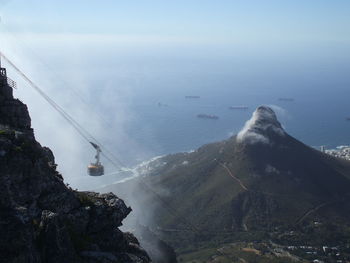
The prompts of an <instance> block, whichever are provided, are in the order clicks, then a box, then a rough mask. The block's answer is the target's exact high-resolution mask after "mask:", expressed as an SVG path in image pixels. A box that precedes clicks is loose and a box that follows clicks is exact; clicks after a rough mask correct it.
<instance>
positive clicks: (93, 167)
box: [87, 142, 104, 176]
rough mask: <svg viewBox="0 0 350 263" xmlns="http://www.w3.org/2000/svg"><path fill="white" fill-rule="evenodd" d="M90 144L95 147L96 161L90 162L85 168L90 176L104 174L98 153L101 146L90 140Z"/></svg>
mask: <svg viewBox="0 0 350 263" xmlns="http://www.w3.org/2000/svg"><path fill="white" fill-rule="evenodd" d="M90 144H91V145H92V146H93V147H94V148H95V149H96V155H95V159H96V162H94V163H90V165H89V166H88V168H87V171H88V174H89V175H90V176H101V175H103V174H104V167H103V165H102V164H101V162H100V153H101V152H102V151H101V148H100V146H98V145H97V144H95V143H93V142H90Z"/></svg>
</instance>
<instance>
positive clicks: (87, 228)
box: [0, 68, 150, 263]
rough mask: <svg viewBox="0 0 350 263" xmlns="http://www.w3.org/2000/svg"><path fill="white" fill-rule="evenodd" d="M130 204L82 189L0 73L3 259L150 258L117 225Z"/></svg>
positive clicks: (3, 72) (0, 259) (0, 254)
mask: <svg viewBox="0 0 350 263" xmlns="http://www.w3.org/2000/svg"><path fill="white" fill-rule="evenodd" d="M130 211H131V209H130V208H129V207H127V206H126V205H125V203H124V202H123V200H121V199H119V198H118V197H117V196H115V195H114V194H112V193H107V194H98V193H93V192H78V191H74V190H72V189H70V188H69V187H67V186H66V185H65V184H64V182H63V178H62V176H61V175H60V174H59V173H58V172H57V171H56V165H55V160H54V156H53V154H52V152H51V151H50V149H48V148H45V147H42V146H41V145H40V144H39V143H38V142H37V141H36V140H35V137H34V133H33V130H32V129H31V120H30V117H29V114H28V110H27V107H26V106H25V105H24V104H23V103H22V102H20V101H19V100H17V99H14V98H13V95H12V89H11V87H10V86H9V85H8V84H7V77H6V70H5V69H3V68H2V69H1V75H0V262H18V263H20V262H33V263H34V262H52V263H54V262H57V263H58V262H60V263H61V262H67V263H69V262H140V263H141V262H150V259H149V257H148V255H147V253H146V252H145V251H144V250H143V249H142V248H141V247H140V245H139V243H138V241H137V239H136V238H135V237H134V236H133V235H132V234H130V233H123V232H121V231H120V230H119V229H118V227H119V226H121V225H122V220H123V219H124V218H125V217H126V216H127V215H128V214H129V213H130Z"/></svg>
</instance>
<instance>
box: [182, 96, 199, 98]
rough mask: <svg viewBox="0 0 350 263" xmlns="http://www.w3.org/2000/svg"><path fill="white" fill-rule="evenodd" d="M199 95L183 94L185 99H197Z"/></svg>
mask: <svg viewBox="0 0 350 263" xmlns="http://www.w3.org/2000/svg"><path fill="white" fill-rule="evenodd" d="M199 98H200V96H185V99H199Z"/></svg>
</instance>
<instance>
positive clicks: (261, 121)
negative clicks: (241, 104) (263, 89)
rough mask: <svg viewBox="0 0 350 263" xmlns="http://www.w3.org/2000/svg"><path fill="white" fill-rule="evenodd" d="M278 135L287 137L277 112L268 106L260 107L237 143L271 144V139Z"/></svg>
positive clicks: (247, 123)
mask: <svg viewBox="0 0 350 263" xmlns="http://www.w3.org/2000/svg"><path fill="white" fill-rule="evenodd" d="M276 135H277V136H285V135H286V132H285V131H284V130H283V128H282V125H281V123H280V122H279V121H278V119H277V116H276V114H275V112H274V111H273V110H272V109H271V108H270V107H268V106H259V107H258V108H257V109H256V110H255V111H254V112H253V114H252V117H251V118H250V119H249V120H248V121H247V122H246V123H245V125H244V127H243V129H242V130H241V131H240V132H239V133H238V135H237V141H238V142H241V143H248V144H255V143H263V144H269V143H271V138H272V137H275V136H276Z"/></svg>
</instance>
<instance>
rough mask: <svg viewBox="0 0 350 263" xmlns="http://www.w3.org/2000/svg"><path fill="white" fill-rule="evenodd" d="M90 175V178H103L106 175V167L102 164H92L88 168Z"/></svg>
mask: <svg viewBox="0 0 350 263" xmlns="http://www.w3.org/2000/svg"><path fill="white" fill-rule="evenodd" d="M88 174H89V175H90V176H101V175H103V174H104V167H103V165H101V164H96V163H91V164H90V165H89V166H88Z"/></svg>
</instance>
